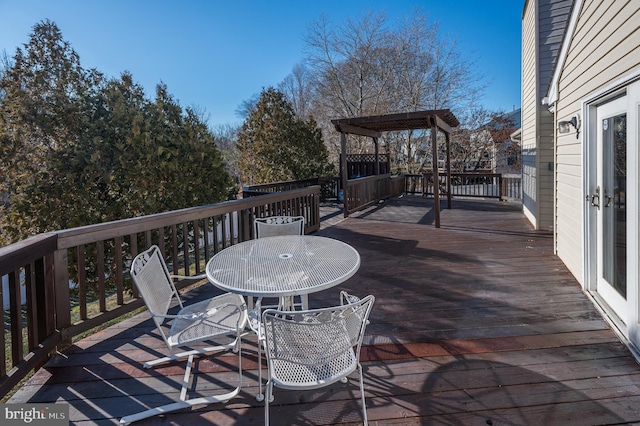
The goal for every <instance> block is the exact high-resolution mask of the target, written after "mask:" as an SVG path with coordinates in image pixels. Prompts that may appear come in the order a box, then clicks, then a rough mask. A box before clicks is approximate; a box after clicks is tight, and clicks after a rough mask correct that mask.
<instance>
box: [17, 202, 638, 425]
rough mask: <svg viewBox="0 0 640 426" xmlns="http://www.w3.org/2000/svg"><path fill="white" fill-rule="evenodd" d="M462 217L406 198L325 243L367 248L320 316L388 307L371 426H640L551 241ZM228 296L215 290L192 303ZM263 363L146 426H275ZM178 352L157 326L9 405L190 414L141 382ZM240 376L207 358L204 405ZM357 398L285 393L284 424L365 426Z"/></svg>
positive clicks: (108, 344) (624, 367)
mask: <svg viewBox="0 0 640 426" xmlns="http://www.w3.org/2000/svg"><path fill="white" fill-rule="evenodd" d="M443 205H444V204H443ZM452 207H453V208H452V209H443V210H442V212H441V222H442V226H441V228H439V229H436V228H434V227H433V201H432V200H429V199H425V198H422V197H413V196H405V197H401V198H398V199H393V200H388V201H386V202H384V203H381V204H380V205H378V206H376V207H374V208H371V209H368V210H365V211H363V212H359V213H357V214H354V215H352V216H351V217H349V218H347V219H343V218H342V216H341V215H336V214H335V212H332V213H331V214H330V215H328V216H327V217H330V221H329V220H328V221H326V222H323V226H322V227H321V230H320V231H319V232H318V235H323V236H327V237H331V238H337V239H340V240H342V241H345V242H347V243H349V244H351V245H352V246H354V247H355V248H356V249H357V250H358V251H359V252H360V255H361V261H362V265H361V268H360V270H359V271H358V273H357V274H356V275H355V276H354V277H352V278H351V279H350V280H349V281H347V282H346V283H343V284H342V285H341V286H339V287H337V288H334V289H331V290H327V291H324V292H321V293H317V294H313V295H311V297H310V303H311V306H312V307H320V306H327V305H330V304H336V303H338V302H339V300H338V291H339V290H347V291H350V292H352V293H354V294H358V295H365V294H369V293H371V294H374V295H375V296H376V302H375V305H374V308H373V311H372V314H371V324H370V325H369V326H368V328H367V335H366V337H365V346H364V347H363V351H362V356H361V358H362V361H363V367H364V369H365V387H366V396H367V413H368V417H369V423H370V424H373V425H430V424H447V425H487V424H493V425H570V426H571V425H576V426H577V425H580V426H583V425H596V424H640V387H639V386H640V366H639V365H638V363H637V362H636V360H635V359H634V357H633V356H632V354H631V352H630V351H629V350H628V348H627V347H626V346H625V345H624V344H623V343H622V342H621V341H620V340H619V339H618V337H617V335H616V333H615V332H614V330H612V329H611V327H610V326H609V324H608V323H607V322H606V321H605V320H604V319H603V318H602V316H601V315H600V313H599V311H598V310H597V309H596V307H595V306H593V304H592V303H591V301H590V299H589V298H588V296H587V295H586V294H585V293H583V292H582V290H581V288H580V286H579V284H578V283H577V281H576V280H575V278H574V277H573V276H572V275H571V273H570V272H569V271H568V270H567V268H566V267H565V266H564V265H563V264H562V262H561V261H560V260H559V259H558V258H557V257H556V256H554V254H553V239H552V237H551V235H550V234H549V233H547V232H539V231H535V230H533V229H532V227H531V226H530V224H529V223H528V222H527V220H526V218H525V217H524V215H523V213H522V211H521V207H520V206H518V205H516V204H509V203H501V202H496V201H490V202H482V201H466V200H454V202H453V206H452ZM216 292H217V290H216V289H215V288H213V286H209V285H204V286H201V287H199V288H197V289H195V290H192V293H190V296H193V297H194V298H196V299H198V298H204V297H210V296H212V295H213V294H216ZM255 349H256V342H255V339H251V338H249V339H247V341H246V342H245V343H244V345H243V359H242V366H243V369H244V373H245V374H244V376H243V389H242V392H241V394H240V395H239V396H238V397H237V398H234V399H233V400H231V401H229V402H228V403H227V404H218V405H212V406H208V407H203V408H196V409H193V410H185V411H182V412H177V413H172V414H168V415H166V416H162V417H156V418H153V419H149V420H145V421H141V422H139V423H137V424H140V425H145V424H149V425H152V424H153V425H156V424H159V425H161V424H172V425H175V424H185V425H191V424H193V425H199V424H215V425H234V426H242V425H253V424H256V423H257V424H261V423H262V421H263V405H262V404H261V403H258V402H257V401H256V400H255V394H256V393H257V386H258V381H257V356H256V351H255ZM165 353H167V350H166V348H165V347H164V344H163V342H162V341H161V340H160V339H159V338H158V336H157V335H156V333H155V331H154V330H153V325H152V322H151V320H150V318H149V316H148V314H147V313H146V312H145V313H142V314H140V315H138V316H136V317H134V318H130V319H127V320H125V321H123V322H122V323H119V324H117V325H115V326H113V327H110V328H108V329H106V330H104V331H101V332H99V333H97V334H95V335H92V336H89V337H87V338H85V339H83V340H81V341H78V342H76V343H75V344H74V345H73V346H72V347H71V348H69V349H68V350H67V351H65V353H64V354H61V355H58V356H56V357H54V358H53V359H52V360H51V361H50V362H49V363H48V364H47V365H46V366H45V367H44V368H42V369H41V370H39V371H38V372H37V373H36V374H35V375H34V376H33V377H32V378H31V380H30V381H29V382H28V383H27V384H25V385H24V386H23V387H22V388H21V389H20V390H19V391H18V392H17V393H16V394H15V395H14V396H13V397H12V399H11V400H10V401H9V402H10V403H19V402H47V403H49V402H58V403H63V402H66V403H68V404H69V405H70V415H71V419H70V420H71V424H77V425H107V424H116V423H117V422H118V421H119V419H120V418H121V417H122V416H124V415H127V414H131V413H134V412H137V411H140V410H142V409H144V408H146V407H147V406H154V405H157V404H164V403H167V402H171V401H175V400H177V399H178V395H179V383H180V381H181V379H182V372H183V364H175V365H170V366H163V367H159V368H156V369H152V370H144V369H142V363H143V362H144V361H147V360H149V359H152V358H154V357H155V356H157V355H160V354H165ZM236 362H237V357H235V355H233V354H230V353H227V354H220V355H217V356H214V357H208V358H203V359H201V360H200V361H199V362H198V363H197V365H196V380H195V383H194V389H193V393H192V394H191V395H192V396H197V395H202V396H206V395H209V394H211V393H214V392H216V391H218V390H220V389H226V388H229V387H233V386H235V381H236V377H237V376H236V375H235V374H234V373H232V372H231V370H232V368H233V367H235V365H236ZM355 383H356V377H355V376H354V377H353V378H352V380H351V381H350V383H347V384H342V383H338V384H335V385H333V386H330V387H328V388H325V389H322V390H316V391H309V392H288V391H282V390H279V389H276V390H275V392H274V393H275V397H276V399H275V401H274V402H273V405H272V409H271V419H272V424H275V425H293V424H306V425H311V424H313V425H335V424H340V425H357V424H361V423H362V421H361V412H360V400H359V392H358V387H357V384H355Z"/></svg>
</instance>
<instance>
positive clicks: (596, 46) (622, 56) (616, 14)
mask: <svg viewBox="0 0 640 426" xmlns="http://www.w3.org/2000/svg"><path fill="white" fill-rule="evenodd" d="M639 40H640V2H639V1H635V0H634V1H627V0H614V1H606V2H603V1H596V0H585V1H584V2H583V5H582V9H581V11H580V13H579V16H578V21H577V23H576V28H575V31H574V34H573V38H572V39H571V40H570V44H569V49H568V51H567V57H566V60H565V64H564V67H563V69H562V72H561V74H560V79H559V81H558V100H557V102H556V112H557V118H558V120H566V119H568V118H570V117H572V116H574V115H576V114H582V111H581V108H582V102H583V100H585V99H586V98H588V97H589V96H590V95H591V94H592V93H595V92H597V91H598V90H600V89H601V88H602V87H603V86H607V85H608V84H609V83H611V82H613V81H614V80H616V79H617V78H618V77H620V76H622V75H624V74H626V73H628V72H629V71H631V70H632V69H634V68H636V67H638V66H640V42H639ZM582 143H583V138H582V137H581V138H579V139H577V138H576V135H575V133H574V132H571V133H569V134H564V135H560V134H559V135H558V139H557V155H556V167H557V193H556V204H557V206H556V208H557V212H558V215H557V223H556V234H557V235H556V250H557V254H558V256H559V257H560V258H561V259H562V260H563V262H564V263H565V264H566V265H567V267H568V268H569V270H570V271H571V272H572V273H573V274H574V275H575V276H576V278H577V279H578V280H579V281H580V282H582V281H583V273H582V272H583V260H582V254H583V253H584V247H583V246H582V244H583V243H582V233H583V231H584V223H583V208H584V204H585V199H584V195H585V190H584V189H583V176H582V167H583V164H584V159H583V149H582V148H583V147H582ZM582 284H583V285H584V283H582Z"/></svg>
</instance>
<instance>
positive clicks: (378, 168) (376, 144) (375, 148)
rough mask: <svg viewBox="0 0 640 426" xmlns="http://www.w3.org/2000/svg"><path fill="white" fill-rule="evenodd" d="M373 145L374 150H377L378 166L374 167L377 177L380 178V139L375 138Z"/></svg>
mask: <svg viewBox="0 0 640 426" xmlns="http://www.w3.org/2000/svg"><path fill="white" fill-rule="evenodd" d="M373 144H374V147H373V149H374V150H375V155H376V164H375V166H374V168H375V169H374V170H375V173H376V176H378V175H380V153H379V150H378V138H373Z"/></svg>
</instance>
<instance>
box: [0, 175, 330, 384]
mask: <svg viewBox="0 0 640 426" xmlns="http://www.w3.org/2000/svg"><path fill="white" fill-rule="evenodd" d="M319 194H320V187H319V186H317V185H316V186H311V187H306V188H302V189H297V190H291V191H285V192H280V193H276V194H269V195H264V196H260V197H251V198H248V199H242V200H233V201H226V202H222V203H218V204H212V205H208V206H201V207H194V208H187V209H183V210H178V211H172V212H166V213H160V214H155V215H150V216H143V217H137V218H133V219H126V220H120V221H115V222H109V223H102V224H96V225H90V226H84V227H80V228H74V229H68V230H62V231H57V232H51V233H47V234H42V235H38V236H35V237H32V238H28V239H26V240H24V241H20V242H18V243H16V244H12V245H9V246H6V247H1V248H0V278H1V280H2V282H3V287H6V288H7V291H8V297H7V298H6V299H8V302H9V303H8V305H9V306H8V309H7V310H3V311H2V314H1V315H2V320H3V323H4V324H5V329H4V333H2V344H0V352H1V354H0V355H2V356H0V396H4V395H6V394H7V393H8V392H9V391H10V390H11V389H12V388H13V387H14V386H15V385H16V384H18V383H19V382H20V380H22V378H24V377H25V376H26V375H27V374H28V373H29V372H30V371H31V370H33V369H37V368H39V367H40V366H41V365H42V364H43V363H44V362H45V361H46V360H47V359H48V357H49V355H50V353H51V352H52V351H54V350H55V349H56V348H57V347H59V346H62V345H65V344H68V343H69V342H70V340H71V339H72V338H73V337H74V336H76V335H78V334H80V333H83V332H85V331H87V330H90V329H92V328H94V327H97V326H100V325H102V324H104V323H106V322H107V321H110V320H112V319H114V318H117V317H118V316H120V315H123V314H125V313H128V312H131V311H133V310H135V309H137V308H138V307H141V306H143V301H142V300H141V299H140V298H139V297H138V294H137V291H136V289H135V287H134V286H133V285H132V281H131V279H130V277H129V274H128V268H129V266H130V265H131V261H132V259H133V258H134V257H135V256H136V255H137V254H138V253H139V252H140V251H142V250H144V249H146V248H147V247H149V246H150V245H152V244H157V245H158V246H159V247H160V249H161V250H162V252H163V253H164V254H165V256H166V258H167V264H168V266H169V268H170V269H171V270H172V271H173V272H174V273H176V274H181V275H187V276H191V275H197V274H200V273H202V272H203V271H204V265H205V263H206V260H207V259H209V258H210V257H211V256H212V255H213V254H215V253H216V252H218V251H219V250H221V249H223V248H225V247H227V246H229V245H232V244H235V243H238V242H241V241H245V240H248V239H251V238H253V226H252V223H253V219H254V218H255V217H263V216H270V215H302V216H304V217H305V219H306V227H305V232H307V233H308V232H313V231H316V230H318V229H319V228H320V211H319ZM187 284H188V283H177V287H178V288H182V287H184V286H185V285H187ZM22 289H24V291H21V290H22ZM1 293H2V292H0V294H1ZM3 299H5V297H4V295H3ZM7 352H8V353H7ZM7 360H8V361H7Z"/></svg>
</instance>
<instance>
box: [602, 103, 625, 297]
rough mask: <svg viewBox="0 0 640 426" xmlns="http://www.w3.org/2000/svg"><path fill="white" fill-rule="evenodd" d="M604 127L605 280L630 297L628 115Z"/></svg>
mask: <svg viewBox="0 0 640 426" xmlns="http://www.w3.org/2000/svg"><path fill="white" fill-rule="evenodd" d="M605 121H606V122H607V123H603V131H604V135H603V145H604V146H603V150H604V152H603V173H604V175H603V186H604V188H603V189H604V194H603V195H604V200H603V204H604V205H603V222H604V223H603V226H604V229H603V231H604V235H603V237H604V238H603V245H604V246H603V247H602V249H603V254H604V259H603V260H604V265H603V268H604V270H603V272H604V279H605V280H606V281H607V282H608V283H609V284H611V285H612V286H613V288H615V289H616V291H617V292H618V293H620V295H622V296H623V297H625V298H626V296H627V238H626V235H627V210H626V183H627V157H626V155H627V115H626V114H621V115H617V116H615V117H612V118H608V119H606V120H605Z"/></svg>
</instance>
